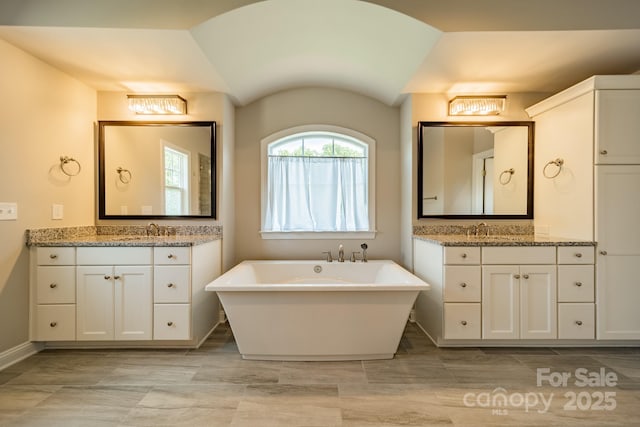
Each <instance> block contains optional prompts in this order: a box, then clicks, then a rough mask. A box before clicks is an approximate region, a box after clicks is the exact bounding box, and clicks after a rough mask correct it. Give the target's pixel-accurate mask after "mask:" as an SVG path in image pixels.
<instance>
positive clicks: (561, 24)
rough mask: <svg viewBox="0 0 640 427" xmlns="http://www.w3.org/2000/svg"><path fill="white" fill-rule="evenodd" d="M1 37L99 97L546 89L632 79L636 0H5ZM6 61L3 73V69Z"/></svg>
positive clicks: (385, 96)
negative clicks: (598, 79) (106, 93)
mask: <svg viewBox="0 0 640 427" xmlns="http://www.w3.org/2000/svg"><path fill="white" fill-rule="evenodd" d="M0 38H3V39H5V40H6V41H8V42H9V43H12V44H14V45H16V46H17V47H19V48H21V49H23V50H25V51H27V52H30V53H31V54H33V55H34V56H36V57H38V58H40V59H42V60H43V61H45V62H47V63H50V64H52V65H53V66H55V67H57V68H59V69H61V70H63V71H65V72H66V73H68V74H70V75H72V76H75V77H76V78H77V79H79V80H81V81H83V82H85V83H86V84H88V85H89V86H92V87H94V88H95V89H96V90H116V91H130V92H147V93H148V92H153V93H160V92H174V93H175V92H177V93H180V92H192V91H218V92H225V93H228V94H229V95H230V96H231V97H232V99H234V100H235V102H236V103H237V104H238V105H245V104H247V103H250V102H252V101H253V100H255V99H258V98H260V97H262V96H264V95H267V94H270V93H274V92H277V91H279V90H283V89H288V88H294V87H302V86H326V87H335V88H341V89H345V90H352V91H356V92H359V93H362V94H365V95H368V96H371V97H374V98H376V99H379V100H380V101H382V102H384V103H386V104H389V105H394V104H396V103H397V102H398V101H399V100H400V99H401V98H402V96H403V94H405V93H415V92H436V93H449V94H456V93H465V94H469V93H513V92H555V91H558V90H561V89H564V88H565V87H567V86H570V85H571V84H573V83H576V82H578V81H580V80H582V79H584V78H586V77H589V76H591V75H593V74H628V73H633V72H636V71H638V70H640V1H638V0H607V1H603V0H562V1H559V0H535V1H525V0H518V1H514V0H447V1H442V0H370V1H360V0H321V1H320V0H264V1H258V0H216V1H211V0H181V1H179V2H178V1H175V0H136V1H131V0H94V1H86V0H2V1H0ZM3 66H5V64H3Z"/></svg>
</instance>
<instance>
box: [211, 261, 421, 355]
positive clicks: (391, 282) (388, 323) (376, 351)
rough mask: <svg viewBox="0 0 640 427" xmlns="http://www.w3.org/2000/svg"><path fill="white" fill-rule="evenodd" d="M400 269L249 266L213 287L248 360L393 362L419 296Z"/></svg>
mask: <svg viewBox="0 0 640 427" xmlns="http://www.w3.org/2000/svg"><path fill="white" fill-rule="evenodd" d="M427 289H429V285H428V284H427V283H425V282H423V281H422V280H420V279H419V278H417V277H416V276H414V275H413V274H411V273H409V272H408V271H407V270H405V269H403V268H402V267H400V266H399V265H397V264H396V263H394V262H393V261H370V262H368V263H362V262H359V263H351V262H344V263H338V262H332V263H328V262H326V261H244V262H242V263H240V264H238V265H236V266H235V267H234V268H232V269H231V270H229V271H228V272H226V273H225V274H223V275H222V276H220V277H219V278H218V279H216V280H214V281H213V282H211V283H209V284H208V285H207V286H206V290H207V291H215V292H217V293H218V296H219V297H220V302H221V303H222V306H223V307H224V310H225V313H226V315H227V318H228V319H229V324H230V326H231V330H232V331H233V334H234V337H235V339H236V342H237V344H238V349H239V350H240V353H241V354H242V357H243V358H244V359H259V360H366V359H391V358H393V356H394V354H395V352H396V351H397V349H398V344H399V342H400V338H401V337H402V332H403V330H404V327H405V324H406V322H407V319H408V317H409V312H410V310H411V307H412V306H413V303H414V302H415V299H416V297H417V296H418V292H420V291H423V290H427Z"/></svg>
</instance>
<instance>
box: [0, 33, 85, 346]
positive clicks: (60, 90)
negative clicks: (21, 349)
mask: <svg viewBox="0 0 640 427" xmlns="http://www.w3.org/2000/svg"><path fill="white" fill-rule="evenodd" d="M0 63H2V71H0V74H1V77H0V93H2V96H3V102H1V103H0V153H1V154H0V202H17V203H18V220H17V221H0V236H2V237H1V238H2V244H0V353H2V352H3V351H5V350H7V349H10V348H12V347H15V346H17V345H20V344H22V343H25V342H27V341H28V339H29V336H28V321H29V303H28V295H29V262H28V258H29V256H28V251H27V248H26V246H25V244H24V241H25V236H24V233H25V230H26V229H29V228H42V227H65V226H77V225H93V223H94V221H93V219H94V209H93V206H94V203H93V201H94V186H93V185H94V162H93V155H94V152H93V150H94V145H93V141H94V137H93V125H92V123H93V121H94V120H95V117H96V93H95V91H94V90H93V89H90V88H89V87H87V86H85V85H84V84H82V83H80V82H78V81H77V80H75V79H73V78H71V77H69V76H67V75H66V74H63V73H61V72H60V71H58V70H56V69H55V68H53V67H51V66H49V65H46V64H44V63H43V62H41V61H40V60H38V59H36V58H34V57H33V56H30V55H28V54H26V53H25V52H23V51H22V50H20V49H17V48H15V47H14V46H12V45H10V44H8V43H6V42H5V41H3V40H0ZM60 156H69V157H73V158H75V159H77V160H78V161H79V162H80V164H81V165H82V170H81V172H80V174H79V175H78V176H75V177H72V178H69V177H67V176H66V175H64V174H62V173H61V172H60V169H59V167H58V165H59V163H60V160H59V159H60ZM53 203H57V204H62V205H64V219H62V220H52V219H51V205H52V204H53Z"/></svg>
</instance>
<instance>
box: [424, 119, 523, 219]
mask: <svg viewBox="0 0 640 427" xmlns="http://www.w3.org/2000/svg"><path fill="white" fill-rule="evenodd" d="M417 205H418V218H460V219H463V218H469V219H472V218H493V219H530V218H533V122H419V123H418V200H417Z"/></svg>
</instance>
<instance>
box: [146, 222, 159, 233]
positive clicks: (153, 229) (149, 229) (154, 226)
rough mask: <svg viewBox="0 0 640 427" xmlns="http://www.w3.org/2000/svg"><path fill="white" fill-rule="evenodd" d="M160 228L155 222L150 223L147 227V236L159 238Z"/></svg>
mask: <svg viewBox="0 0 640 427" xmlns="http://www.w3.org/2000/svg"><path fill="white" fill-rule="evenodd" d="M159 235H160V227H159V226H158V224H156V223H155V222H150V223H149V224H148V225H147V236H159Z"/></svg>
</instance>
